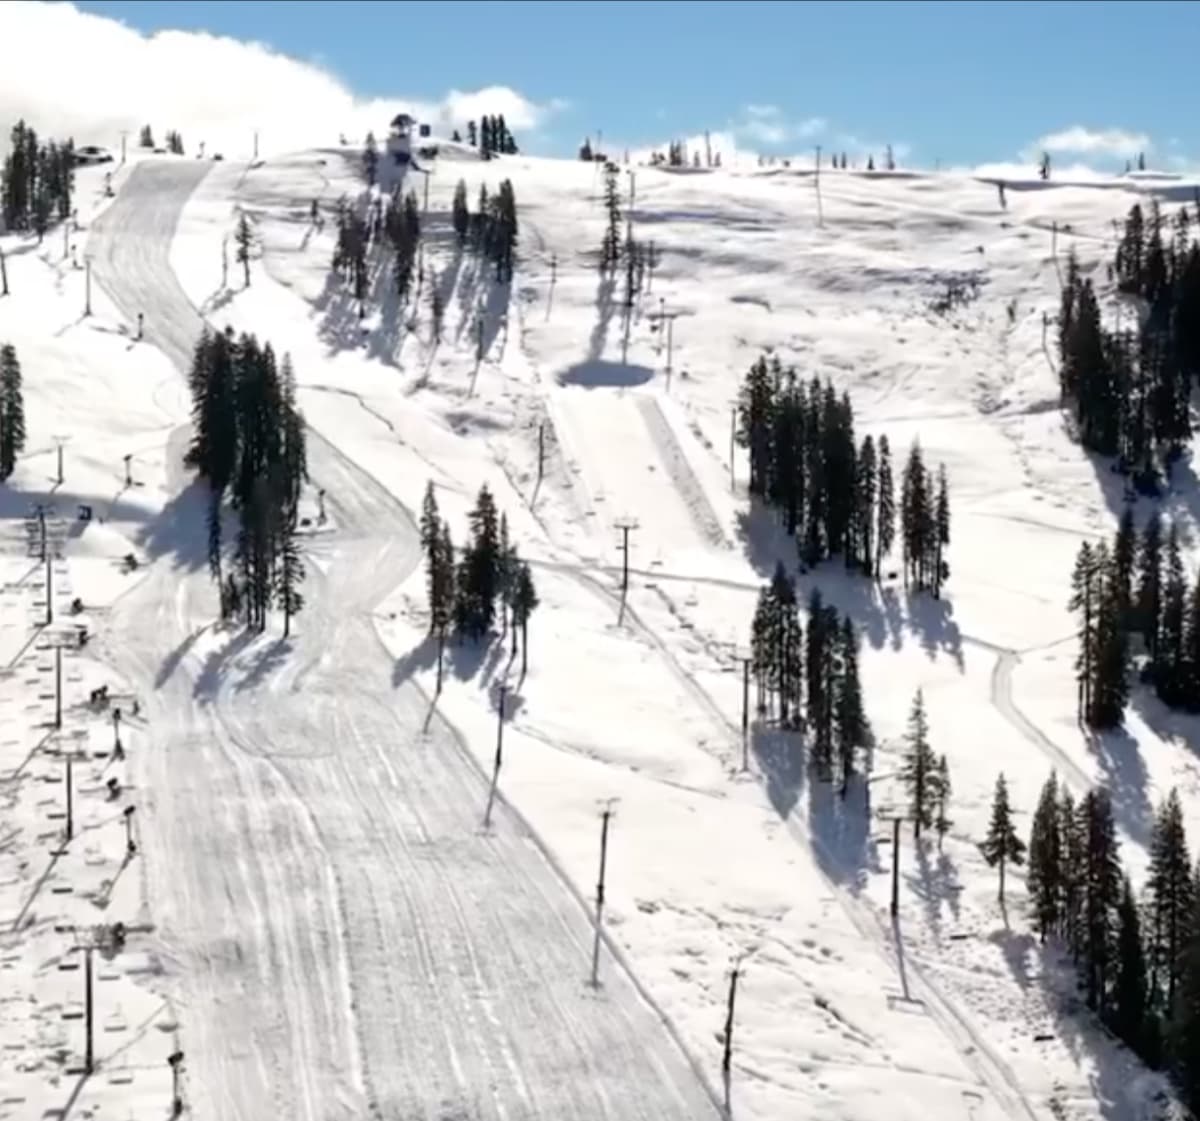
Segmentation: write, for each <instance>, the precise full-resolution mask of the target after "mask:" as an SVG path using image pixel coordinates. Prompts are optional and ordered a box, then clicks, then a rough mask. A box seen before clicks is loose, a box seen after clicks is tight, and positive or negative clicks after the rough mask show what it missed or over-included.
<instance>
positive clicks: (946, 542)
mask: <svg viewBox="0 0 1200 1121" xmlns="http://www.w3.org/2000/svg"><path fill="white" fill-rule="evenodd" d="M934 534H935V544H934V548H933V552H934V564H933V596H934V599H937V598H938V596H939V595H940V594H941V588H942V584H943V583H945V581H946V578H947V577H948V576H949V575H950V565H949V564H948V563H947V561H946V550H947V549H948V548H949V547H950V490H949V484H948V483H947V482H946V467H945V464H938V492H937V500H936V503H935V507H934Z"/></svg>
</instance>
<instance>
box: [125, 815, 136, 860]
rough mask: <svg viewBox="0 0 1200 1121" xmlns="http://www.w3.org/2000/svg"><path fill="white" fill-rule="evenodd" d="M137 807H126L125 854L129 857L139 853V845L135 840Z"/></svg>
mask: <svg viewBox="0 0 1200 1121" xmlns="http://www.w3.org/2000/svg"><path fill="white" fill-rule="evenodd" d="M135 808H136V807H134V806H126V807H125V813H124V817H125V853H126V855H127V856H133V854H134V853H135V852H137V843H136V842H135V841H134V839H133V812H134V809H135Z"/></svg>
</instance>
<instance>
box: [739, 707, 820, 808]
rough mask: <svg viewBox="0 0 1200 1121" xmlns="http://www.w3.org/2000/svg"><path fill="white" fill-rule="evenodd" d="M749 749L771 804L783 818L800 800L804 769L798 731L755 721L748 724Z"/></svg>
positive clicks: (802, 744) (801, 743)
mask: <svg viewBox="0 0 1200 1121" xmlns="http://www.w3.org/2000/svg"><path fill="white" fill-rule="evenodd" d="M750 750H751V751H752V752H753V753H754V758H755V759H757V760H758V765H759V767H760V768H761V770H762V773H763V774H764V775H765V776H766V778H767V797H768V798H769V799H770V801H771V805H772V806H773V807H774V808H775V812H776V813H777V814H779V816H780V817H781V818H784V819H786V818H787V817H788V816H789V815H790V814H791V812H792V810H793V809H795V807H796V803H797V802H798V801H799V800H800V793H801V791H802V790H803V789H804V780H805V777H806V773H807V768H806V765H805V761H804V743H803V741H802V740H801V738H800V733H799V732H788V731H785V730H783V729H782V728H775V727H769V726H767V725H764V724H762V723H759V722H758V721H755V722H754V723H753V724H751V726H750Z"/></svg>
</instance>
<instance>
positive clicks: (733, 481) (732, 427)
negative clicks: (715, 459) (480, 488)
mask: <svg viewBox="0 0 1200 1121" xmlns="http://www.w3.org/2000/svg"><path fill="white" fill-rule="evenodd" d="M736 455H737V406H736V405H734V406H733V408H732V409H730V410H729V492H730V494H733V493H734V492H735V491H736V490H737V475H736V473H735V470H734V462H735V456H736Z"/></svg>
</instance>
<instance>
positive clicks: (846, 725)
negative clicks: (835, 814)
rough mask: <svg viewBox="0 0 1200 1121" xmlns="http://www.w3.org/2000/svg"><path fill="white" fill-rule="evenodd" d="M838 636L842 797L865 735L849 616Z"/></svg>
mask: <svg viewBox="0 0 1200 1121" xmlns="http://www.w3.org/2000/svg"><path fill="white" fill-rule="evenodd" d="M810 633H811V628H810ZM839 639H840V642H839V657H840V664H841V673H840V674H839V675H838V681H837V702H836V706H837V709H836V739H837V752H838V765H839V767H840V769H841V774H842V786H841V795H842V797H843V798H845V797H846V790H847V788H848V787H849V785H850V780H851V779H852V778H853V777H854V773H855V759H856V756H857V754H858V752H859V751H860V750H861V749H862V748H863V747H865V746H866V743H867V738H868V728H867V718H866V714H865V713H864V712H863V698H862V686H861V684H860V683H859V679H858V635H856V634H855V633H854V624H853V623H852V622H851V621H850V616H849V615H847V616H846V617H845V618H844V619H843V620H842V628H841V634H840V636H839Z"/></svg>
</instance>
